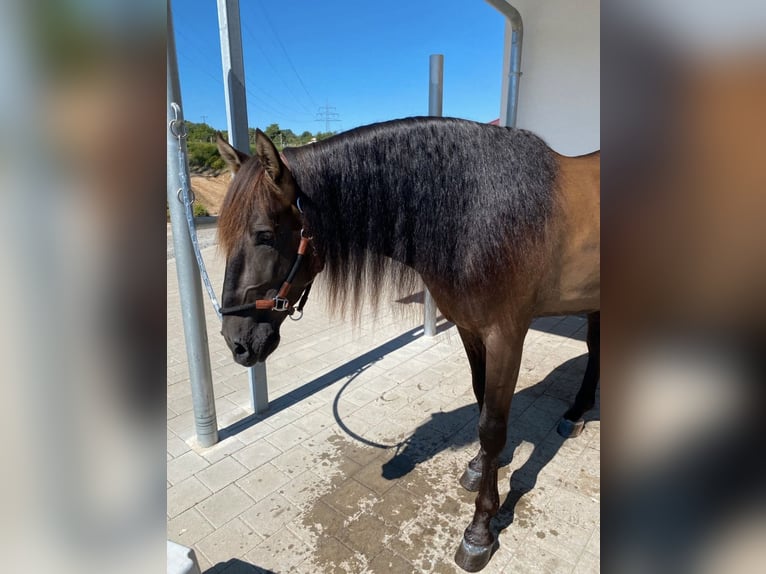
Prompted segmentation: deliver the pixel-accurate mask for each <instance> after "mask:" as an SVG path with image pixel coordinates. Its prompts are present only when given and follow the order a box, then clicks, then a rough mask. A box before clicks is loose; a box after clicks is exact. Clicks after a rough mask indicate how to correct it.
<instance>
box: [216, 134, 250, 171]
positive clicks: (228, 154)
mask: <svg viewBox="0 0 766 574" xmlns="http://www.w3.org/2000/svg"><path fill="white" fill-rule="evenodd" d="M215 143H216V145H217V146H218V153H220V154H221V157H222V158H223V161H225V162H226V165H228V166H229V169H230V170H231V173H237V172H238V171H239V168H240V167H242V164H243V163H245V160H246V159H249V158H250V156H249V155H247V154H246V153H243V152H241V151H239V150H238V149H234V147H232V145H231V144H230V143H229V142H227V141H226V140H225V139H224V138H223V136H222V135H221V132H216V133H215Z"/></svg>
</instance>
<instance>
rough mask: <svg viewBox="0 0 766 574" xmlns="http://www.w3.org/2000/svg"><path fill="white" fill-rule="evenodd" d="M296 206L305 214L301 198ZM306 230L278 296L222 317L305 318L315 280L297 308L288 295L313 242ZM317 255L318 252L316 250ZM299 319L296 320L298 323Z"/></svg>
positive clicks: (237, 307) (233, 309)
mask: <svg viewBox="0 0 766 574" xmlns="http://www.w3.org/2000/svg"><path fill="white" fill-rule="evenodd" d="M279 158H280V159H281V160H282V163H283V164H284V165H285V167H287V169H290V165H289V164H288V163H287V158H286V157H285V156H284V155H283V154H281V153H280V154H279ZM295 206H296V207H297V208H298V211H299V212H300V213H303V209H301V200H300V197H299V198H298V199H297V200H296V204H295ZM303 232H304V229H301V242H300V243H299V244H298V253H297V254H296V256H295V261H294V262H293V266H292V268H291V269H290V272H289V273H288V274H287V277H286V278H285V280H284V281H283V282H282V286H281V287H280V288H279V291H278V292H277V294H276V296H275V297H274V298H272V299H256V300H255V301H253V302H252V303H245V304H244V305H235V306H233V307H223V308H221V315H222V316H224V315H246V314H249V313H250V312H251V311H253V310H262V311H280V312H282V313H287V314H288V315H290V317H291V318H292V315H293V313H294V312H295V311H298V313H300V315H299V316H298V319H300V318H301V317H302V316H303V307H304V306H305V305H306V301H307V300H308V297H309V292H310V291H311V285H312V283H313V281H314V280H313V279H312V280H311V281H309V282H308V283H307V284H306V286H305V287H304V288H303V293H301V296H300V300H299V301H298V305H297V306H295V307H294V306H293V304H292V303H290V301H289V299H288V298H287V294H288V293H289V292H290V288H291V287H292V284H293V280H294V279H295V275H296V274H297V273H298V269H300V266H301V263H302V262H303V257H304V255H306V249H308V245H309V242H310V241H311V239H312V238H311V237H310V236H306V235H304V234H303ZM315 253H316V250H315ZM298 319H295V320H296V321H297V320H298Z"/></svg>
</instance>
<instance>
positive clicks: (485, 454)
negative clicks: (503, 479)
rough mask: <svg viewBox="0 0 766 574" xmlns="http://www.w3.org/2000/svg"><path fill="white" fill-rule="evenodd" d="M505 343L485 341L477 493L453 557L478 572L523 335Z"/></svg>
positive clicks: (485, 551) (486, 549) (489, 538)
mask: <svg viewBox="0 0 766 574" xmlns="http://www.w3.org/2000/svg"><path fill="white" fill-rule="evenodd" d="M511 339H512V340H511V344H510V345H509V344H508V339H507V336H502V335H499V334H498V335H496V336H495V337H490V339H489V340H487V343H486V345H487V347H486V387H485V390H484V403H483V405H482V409H481V414H480V416H479V442H480V444H481V450H480V451H479V457H478V458H479V466H480V479H479V494H478V495H477V496H476V511H475V513H474V516H473V520H472V521H471V524H470V525H469V526H468V528H467V529H466V531H465V534H464V535H463V540H462V542H461V544H460V547H459V548H458V550H457V554H456V555H455V562H456V563H457V565H458V566H460V567H461V568H463V569H464V570H467V571H469V572H478V571H479V570H481V569H482V568H484V566H486V565H487V562H489V559H490V557H491V556H492V552H493V550H494V548H495V542H496V541H495V538H494V536H493V535H492V533H491V532H490V529H489V523H490V520H491V519H492V517H493V516H494V515H495V514H497V510H498V508H499V506H500V495H499V493H498V490H497V459H498V456H499V455H500V452H501V451H502V450H503V447H504V446H505V440H506V433H507V429H508V413H509V411H510V407H511V399H512V398H513V391H514V389H515V387H516V379H517V377H518V374H519V365H520V363H521V351H522V347H523V342H524V332H521V333H517V334H516V335H514V336H513V337H512V338H511Z"/></svg>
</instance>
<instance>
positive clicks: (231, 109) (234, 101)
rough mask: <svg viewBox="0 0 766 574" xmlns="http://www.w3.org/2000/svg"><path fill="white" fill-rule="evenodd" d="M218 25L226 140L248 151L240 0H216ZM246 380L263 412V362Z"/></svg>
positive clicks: (265, 406)
mask: <svg viewBox="0 0 766 574" xmlns="http://www.w3.org/2000/svg"><path fill="white" fill-rule="evenodd" d="M218 26H219V32H220V36H221V64H222V66H223V85H224V87H225V90H224V92H225V96H226V124H227V126H228V128H229V143H230V144H231V145H233V146H234V147H235V148H237V149H238V150H240V151H243V152H246V153H250V138H249V134H248V129H247V128H248V126H247V96H246V92H245V61H244V58H243V56H242V26H241V24H240V20H239V0H218ZM248 380H249V381H250V393H251V398H250V401H251V404H252V405H253V410H254V411H255V412H256V413H262V412H264V411H266V410H267V409H268V408H269V388H268V381H267V379H266V365H265V364H263V363H257V364H256V365H255V366H253V367H251V368H250V369H248Z"/></svg>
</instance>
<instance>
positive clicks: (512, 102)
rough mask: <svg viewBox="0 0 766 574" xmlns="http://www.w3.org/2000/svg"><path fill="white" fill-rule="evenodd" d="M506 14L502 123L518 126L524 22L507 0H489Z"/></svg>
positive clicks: (501, 102) (502, 124)
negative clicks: (517, 113)
mask: <svg viewBox="0 0 766 574" xmlns="http://www.w3.org/2000/svg"><path fill="white" fill-rule="evenodd" d="M487 2H488V3H489V4H491V5H492V7H493V8H495V9H496V10H498V11H499V12H501V13H502V14H503V15H504V16H505V48H504V53H503V83H502V88H501V95H500V125H501V126H508V127H516V112H517V110H518V103H519V79H520V78H521V43H522V40H523V38H524V24H523V22H522V21H521V14H520V13H519V11H518V10H517V9H516V8H514V7H513V6H511V5H510V4H509V3H508V2H507V0H487Z"/></svg>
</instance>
